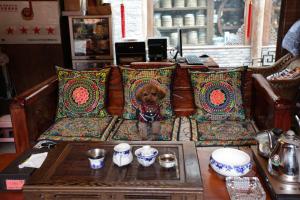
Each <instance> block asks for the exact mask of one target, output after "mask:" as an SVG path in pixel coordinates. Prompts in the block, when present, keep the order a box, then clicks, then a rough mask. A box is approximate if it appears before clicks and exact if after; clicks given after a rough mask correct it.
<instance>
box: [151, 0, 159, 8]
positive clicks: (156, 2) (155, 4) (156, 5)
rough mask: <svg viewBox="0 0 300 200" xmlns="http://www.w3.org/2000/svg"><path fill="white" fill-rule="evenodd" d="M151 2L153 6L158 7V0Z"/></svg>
mask: <svg viewBox="0 0 300 200" xmlns="http://www.w3.org/2000/svg"><path fill="white" fill-rule="evenodd" d="M153 4H154V5H153V6H154V8H160V0H155V1H153Z"/></svg>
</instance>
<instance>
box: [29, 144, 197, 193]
mask: <svg viewBox="0 0 300 200" xmlns="http://www.w3.org/2000/svg"><path fill="white" fill-rule="evenodd" d="M128 143H129V144H130V145H131V148H132V154H133V155H134V151H135V150H136V149H138V148H140V147H142V146H143V145H151V146H152V147H153V148H156V149H157V150H158V152H159V155H161V154H164V153H174V154H175V155H176V156H177V160H178V164H177V166H176V167H174V168H170V169H165V168H163V167H161V166H160V164H159V162H158V159H156V161H155V163H154V164H153V165H151V166H149V167H143V166H141V165H140V164H139V163H138V161H137V159H136V156H133V157H134V158H133V161H132V162H131V163H130V164H129V165H127V166H123V167H118V166H117V165H115V164H114V163H113V161H112V158H113V154H114V150H113V148H114V146H115V145H116V144H118V143H116V142H77V143H73V142H72V143H70V142H63V143H60V144H58V145H57V147H56V148H55V149H54V150H53V151H51V152H49V154H48V157H47V159H46V161H45V163H44V164H43V165H42V167H41V168H40V169H38V170H36V171H35V172H34V174H33V175H32V176H31V177H30V178H29V180H28V181H27V182H26V184H25V186H24V191H25V192H26V191H28V190H30V191H32V190H33V189H38V190H42V189H45V190H47V188H51V189H56V190H68V189H70V187H72V188H74V187H79V188H80V189H81V190H84V188H85V187H86V188H87V189H89V188H91V187H93V188H97V190H102V189H105V190H115V191H118V190H119V189H124V188H126V189H127V190H133V191H139V190H141V191H143V190H147V191H149V190H155V191H158V190H161V189H163V190H164V191H165V192H166V191H169V190H170V191H173V190H176V189H179V188H180V190H182V191H187V192H202V179H201V174H200V167H199V161H198V158H197V153H196V148H195V144H194V143H193V142H128ZM93 148H100V149H104V150H105V151H106V156H105V160H104V167H103V168H101V169H98V170H94V169H91V168H90V165H89V160H88V156H87V155H86V152H87V151H88V150H89V149H93Z"/></svg>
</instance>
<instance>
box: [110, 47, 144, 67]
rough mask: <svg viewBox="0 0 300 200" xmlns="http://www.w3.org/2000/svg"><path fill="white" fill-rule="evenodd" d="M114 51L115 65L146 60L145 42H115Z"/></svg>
mask: <svg viewBox="0 0 300 200" xmlns="http://www.w3.org/2000/svg"><path fill="white" fill-rule="evenodd" d="M115 51H116V62H117V65H120V64H123V65H126V64H130V63H131V62H145V61H146V45H145V42H116V43H115Z"/></svg>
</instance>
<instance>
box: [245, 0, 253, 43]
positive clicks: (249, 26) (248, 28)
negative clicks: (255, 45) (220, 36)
mask: <svg viewBox="0 0 300 200" xmlns="http://www.w3.org/2000/svg"><path fill="white" fill-rule="evenodd" d="M251 18H252V2H251V1H250V3H249V7H248V19H247V22H248V23H247V35H246V37H247V38H248V39H250V32H251Z"/></svg>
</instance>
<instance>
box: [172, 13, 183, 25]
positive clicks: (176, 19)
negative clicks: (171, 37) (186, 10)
mask: <svg viewBox="0 0 300 200" xmlns="http://www.w3.org/2000/svg"><path fill="white" fill-rule="evenodd" d="M173 26H177V27H182V26H183V17H182V16H181V15H176V16H175V17H174V18H173Z"/></svg>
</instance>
